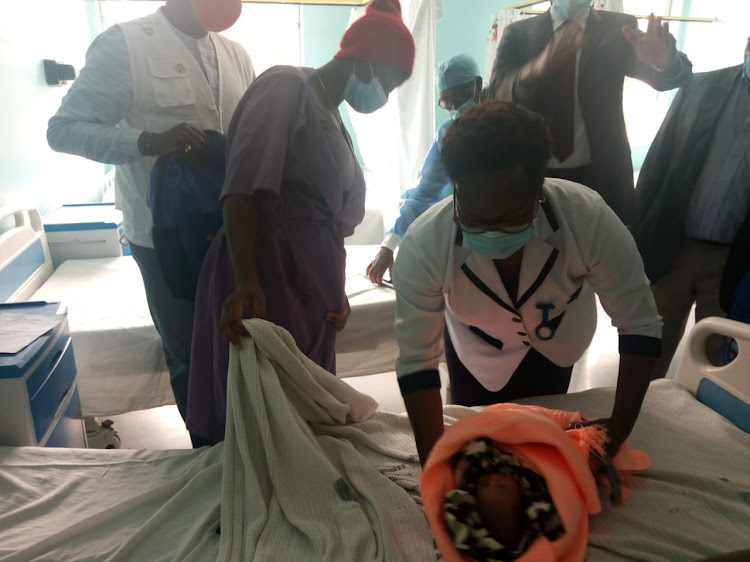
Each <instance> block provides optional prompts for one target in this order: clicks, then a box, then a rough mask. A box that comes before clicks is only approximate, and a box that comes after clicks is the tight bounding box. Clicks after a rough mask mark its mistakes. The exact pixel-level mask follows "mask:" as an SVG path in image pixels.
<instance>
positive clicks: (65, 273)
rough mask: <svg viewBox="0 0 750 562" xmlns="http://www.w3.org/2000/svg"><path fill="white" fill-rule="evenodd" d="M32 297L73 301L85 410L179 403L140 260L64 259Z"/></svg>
mask: <svg viewBox="0 0 750 562" xmlns="http://www.w3.org/2000/svg"><path fill="white" fill-rule="evenodd" d="M31 300H46V301H61V302H62V303H63V304H64V305H65V306H67V308H68V324H69V325H70V332H71V336H72V338H73V350H74V353H75V358H76V365H77V367H78V391H79V393H80V396H81V409H82V410H83V414H84V415H91V416H96V415H115V414H122V413H125V412H131V411H133V410H142V409H146V408H153V407H156V406H163V405H165V404H173V403H174V396H173V395H172V389H171V387H170V385H169V375H168V373H167V367H166V363H165V361H164V352H163V351H162V347H161V339H160V338H159V334H158V333H157V332H156V328H154V323H153V321H152V320H151V314H150V313H149V310H148V304H147V303H146V293H145V291H144V288H143V280H142V279H141V273H140V270H139V269H138V266H137V265H136V263H135V260H133V259H132V258H130V257H119V258H98V259H90V260H69V261H66V262H65V263H63V264H62V265H61V266H60V267H59V268H58V269H57V270H55V272H54V273H53V274H52V276H51V277H50V278H49V279H48V280H47V282H46V283H45V284H44V285H43V286H42V288H41V289H39V291H37V292H36V293H35V294H34V296H33V297H32V299H31Z"/></svg>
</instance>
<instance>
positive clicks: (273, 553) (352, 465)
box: [219, 320, 438, 562]
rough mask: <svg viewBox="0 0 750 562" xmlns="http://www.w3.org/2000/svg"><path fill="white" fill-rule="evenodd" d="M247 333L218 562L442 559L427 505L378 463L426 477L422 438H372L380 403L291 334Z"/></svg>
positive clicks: (231, 394) (237, 368) (378, 426)
mask: <svg viewBox="0 0 750 562" xmlns="http://www.w3.org/2000/svg"><path fill="white" fill-rule="evenodd" d="M244 324H245V327H246V328H247V331H248V333H249V334H250V339H249V340H245V346H244V348H243V349H242V351H240V352H236V351H235V350H232V352H231V356H230V362H229V374H228V391H227V395H228V404H227V436H226V444H225V448H224V482H223V490H222V493H223V497H222V516H221V521H222V525H221V529H222V532H221V547H220V552H219V560H220V561H221V562H234V561H235V560H263V561H268V562H272V561H279V562H281V561H286V560H332V561H334V560H340V561H342V562H343V561H349V560H352V561H354V560H362V561H369V560H382V561H384V562H402V561H406V560H415V561H428V560H436V559H438V555H437V551H436V549H435V545H434V541H433V539H432V536H431V533H430V529H429V526H428V524H427V520H426V519H425V516H424V513H423V511H422V509H421V507H420V506H419V505H418V504H417V502H415V500H414V498H413V497H411V496H410V495H409V493H408V492H407V491H406V490H405V489H403V488H402V487H401V486H399V485H398V484H397V483H396V482H393V481H392V480H391V479H389V478H388V475H387V474H384V473H381V472H380V471H379V470H378V466H377V465H386V466H387V465H388V464H390V465H394V466H395V465H400V464H403V463H408V464H410V465H412V468H413V469H416V466H417V458H416V456H415V450H414V443H413V441H412V440H410V439H406V440H405V439H395V438H394V437H396V436H395V435H393V434H391V435H389V434H388V433H384V432H383V430H387V426H385V425H383V424H382V423H379V422H377V421H375V420H373V421H371V422H370V427H371V431H369V432H368V433H365V432H364V431H362V428H361V427H360V426H358V425H357V424H358V422H365V421H366V420H368V419H370V418H371V417H372V415H373V413H374V412H375V410H376V408H377V402H375V400H373V399H372V398H370V397H369V396H366V395H364V394H361V393H360V392H358V391H356V390H355V389H353V388H352V387H351V386H349V385H348V384H347V383H346V382H344V381H342V380H341V379H339V378H337V377H335V376H333V375H331V374H330V373H328V372H327V371H325V370H324V369H322V368H321V367H319V366H318V365H316V364H315V363H313V362H312V361H311V360H310V359H308V358H307V357H305V356H304V355H303V354H302V353H301V352H300V351H299V349H298V348H297V346H296V345H295V343H294V339H293V338H292V336H291V335H290V334H289V332H287V331H286V330H284V329H282V328H279V327H278V326H275V325H273V324H271V323H269V322H265V321H262V320H249V321H245V323H244ZM378 430H380V431H378ZM402 437H403V435H402ZM368 457H370V458H368ZM373 460H376V461H377V465H376V466H373ZM395 470H398V468H396V469H395ZM395 470H394V471H395ZM413 474H414V472H413Z"/></svg>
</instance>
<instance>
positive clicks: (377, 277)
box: [366, 247, 393, 285]
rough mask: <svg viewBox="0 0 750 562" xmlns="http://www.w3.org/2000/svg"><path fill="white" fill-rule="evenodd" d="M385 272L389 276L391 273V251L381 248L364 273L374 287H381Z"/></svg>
mask: <svg viewBox="0 0 750 562" xmlns="http://www.w3.org/2000/svg"><path fill="white" fill-rule="evenodd" d="M386 271H387V272H388V274H389V275H390V274H391V273H392V272H393V250H391V249H390V248H385V247H381V248H380V251H379V252H378V255H376V256H375V259H374V260H372V263H371V264H370V265H368V266H367V272H366V273H367V276H368V277H369V278H370V281H372V282H373V283H374V284H375V285H381V284H382V283H383V275H385V272H386Z"/></svg>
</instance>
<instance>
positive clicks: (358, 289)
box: [31, 246, 398, 416]
mask: <svg viewBox="0 0 750 562" xmlns="http://www.w3.org/2000/svg"><path fill="white" fill-rule="evenodd" d="M377 249H378V247H377V246H351V247H348V248H347V252H348V263H347V279H346V292H347V294H348V295H349V299H350V303H351V306H352V315H351V317H350V320H349V323H348V326H347V328H346V330H344V332H342V333H341V334H340V335H339V341H338V342H337V346H336V348H337V354H338V371H339V375H340V376H344V377H346V376H358V375H368V374H374V373H382V372H384V371H389V370H391V369H393V365H394V364H395V361H396V354H397V352H398V347H397V345H396V341H395V337H394V335H393V321H394V316H395V302H396V296H395V293H394V292H393V290H392V289H388V288H384V287H375V286H373V285H372V283H370V281H369V280H368V279H367V278H366V277H365V276H364V271H365V269H366V267H367V264H368V263H370V261H371V260H372V257H373V256H374V255H375V253H376V252H377ZM82 280H85V281H82ZM31 300H46V301H62V302H63V304H65V305H66V306H67V307H68V322H69V325H70V331H71V335H72V338H73V347H74V351H75V357H76V364H77V366H78V389H79V393H80V396H81V409H82V411H83V414H84V415H86V416H105V415H116V414H123V413H125V412H132V411H134V410H143V409H146V408H155V407H157V406H164V405H166V404H173V403H174V397H173V395H172V389H171V387H170V385H169V374H168V372H167V367H166V363H165V361H164V353H163V351H162V347H161V339H160V338H159V334H158V333H157V332H156V328H154V324H153V321H152V320H151V315H150V313H149V310H148V304H147V303H146V294H145V291H144V289H143V281H142V280H141V275H140V271H139V270H138V266H137V265H136V263H135V261H134V260H133V259H132V258H130V257H119V258H99V259H90V260H69V261H66V262H65V263H63V264H62V265H61V266H60V267H59V268H58V269H57V270H56V271H55V272H54V273H53V275H52V277H50V278H49V279H48V280H47V282H46V283H45V284H44V286H43V287H42V288H41V289H40V290H39V291H37V292H36V293H35V294H34V296H33V297H32V299H31Z"/></svg>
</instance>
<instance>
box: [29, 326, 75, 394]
mask: <svg viewBox="0 0 750 562" xmlns="http://www.w3.org/2000/svg"><path fill="white" fill-rule="evenodd" d="M63 324H65V325H67V322H63ZM69 345H70V336H69V335H68V331H67V329H65V330H60V331H59V332H58V333H53V334H50V335H49V336H48V341H47V342H46V349H44V350H43V351H42V353H40V355H43V359H42V360H41V361H40V362H39V364H38V365H37V366H36V368H35V369H34V370H33V371H32V372H31V373H29V376H28V378H27V379H26V388H27V390H28V391H29V400H33V399H34V397H35V396H36V395H37V393H38V392H39V391H40V390H41V389H42V387H43V386H44V385H45V383H46V382H47V381H48V380H49V378H50V377H51V376H52V373H53V371H54V370H55V367H56V366H57V364H58V363H59V362H60V359H61V358H62V356H63V354H64V353H65V350H66V349H67V348H68V346H69Z"/></svg>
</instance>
